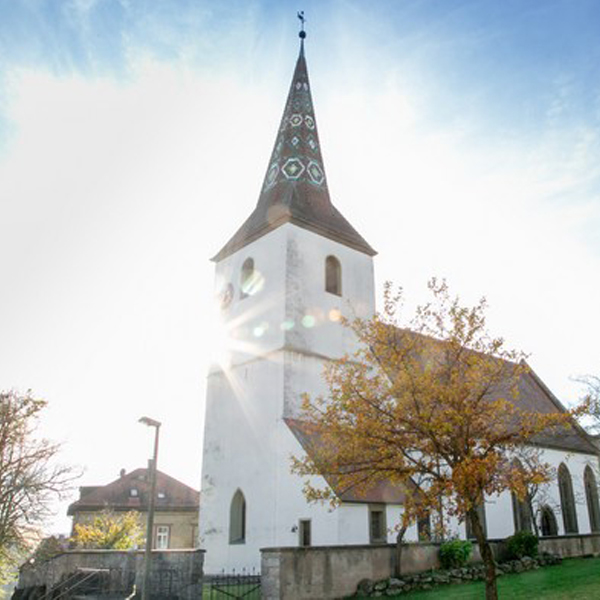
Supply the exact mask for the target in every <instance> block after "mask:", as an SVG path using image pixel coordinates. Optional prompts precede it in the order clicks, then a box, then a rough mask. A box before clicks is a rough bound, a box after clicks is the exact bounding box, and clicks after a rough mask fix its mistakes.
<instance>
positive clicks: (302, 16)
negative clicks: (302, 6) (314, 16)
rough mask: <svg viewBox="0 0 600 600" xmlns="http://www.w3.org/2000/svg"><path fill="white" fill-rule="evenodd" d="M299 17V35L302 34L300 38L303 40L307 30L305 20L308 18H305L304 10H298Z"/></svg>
mask: <svg viewBox="0 0 600 600" xmlns="http://www.w3.org/2000/svg"><path fill="white" fill-rule="evenodd" d="M298 18H299V19H300V33H299V34H298V35H299V36H300V39H301V40H303V39H304V38H305V37H306V31H304V22H305V21H306V19H305V18H304V11H303V10H299V11H298Z"/></svg>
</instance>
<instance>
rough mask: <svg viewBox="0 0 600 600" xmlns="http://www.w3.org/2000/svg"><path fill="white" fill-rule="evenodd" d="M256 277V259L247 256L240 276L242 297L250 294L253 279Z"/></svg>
mask: <svg viewBox="0 0 600 600" xmlns="http://www.w3.org/2000/svg"><path fill="white" fill-rule="evenodd" d="M253 279H254V259H253V258H247V259H246V260H245V261H244V264H243V265H242V273H241V278H240V298H241V299H244V298H247V297H248V296H249V295H250V292H251V287H252V281H253Z"/></svg>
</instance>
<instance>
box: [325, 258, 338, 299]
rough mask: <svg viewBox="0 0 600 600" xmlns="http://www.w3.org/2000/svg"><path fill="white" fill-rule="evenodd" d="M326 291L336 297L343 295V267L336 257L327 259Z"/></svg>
mask: <svg viewBox="0 0 600 600" xmlns="http://www.w3.org/2000/svg"><path fill="white" fill-rule="evenodd" d="M325 291H326V292H329V293H330V294H335V295H336V296H341V295H342V265H341V264H340V261H339V260H338V259H337V258H336V257H335V256H328V257H327V258H326V259H325Z"/></svg>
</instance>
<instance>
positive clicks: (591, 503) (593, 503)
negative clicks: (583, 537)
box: [583, 465, 600, 532]
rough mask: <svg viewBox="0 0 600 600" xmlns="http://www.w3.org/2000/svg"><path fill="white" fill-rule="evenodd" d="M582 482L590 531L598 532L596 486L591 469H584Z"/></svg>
mask: <svg viewBox="0 0 600 600" xmlns="http://www.w3.org/2000/svg"><path fill="white" fill-rule="evenodd" d="M583 481H584V485H585V498H586V500H587V507H588V514H589V516H590V530H591V531H593V532H597V531H600V505H599V504H598V485H597V483H596V476H595V475H594V472H593V471H592V468H591V467H590V466H589V465H588V466H587V467H586V468H585V471H584V475H583Z"/></svg>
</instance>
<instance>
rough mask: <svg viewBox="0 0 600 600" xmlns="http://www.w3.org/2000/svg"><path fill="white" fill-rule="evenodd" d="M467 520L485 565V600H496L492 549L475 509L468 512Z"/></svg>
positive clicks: (494, 563)
mask: <svg viewBox="0 0 600 600" xmlns="http://www.w3.org/2000/svg"><path fill="white" fill-rule="evenodd" d="M468 515H469V520H470V521H471V526H472V528H473V533H474V534H475V538H476V539H477V545H478V546H479V553H480V554H481V559H482V560H483V564H484V565H485V600H498V582H497V581H496V562H495V561H494V555H493V554H492V547H491V546H490V544H489V542H488V541H487V538H486V537H485V532H484V531H483V526H482V525H481V521H480V520H479V514H478V513H477V510H476V509H475V508H472V509H471V510H469V513H468Z"/></svg>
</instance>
